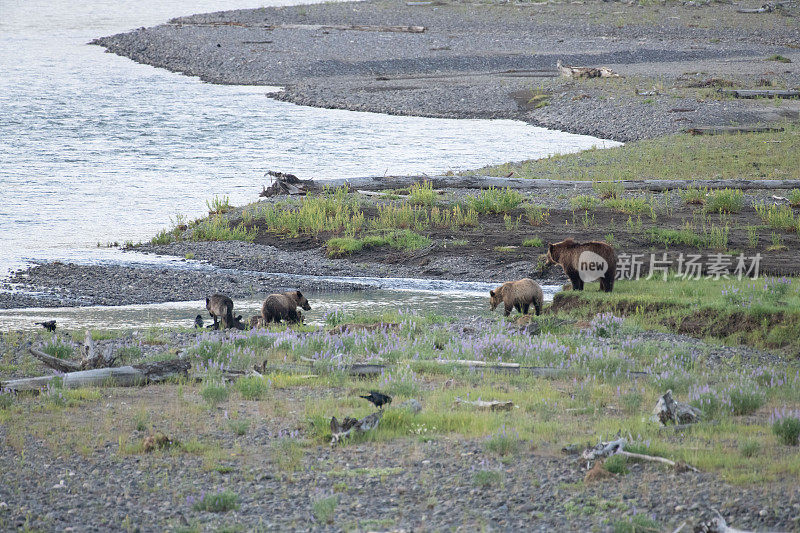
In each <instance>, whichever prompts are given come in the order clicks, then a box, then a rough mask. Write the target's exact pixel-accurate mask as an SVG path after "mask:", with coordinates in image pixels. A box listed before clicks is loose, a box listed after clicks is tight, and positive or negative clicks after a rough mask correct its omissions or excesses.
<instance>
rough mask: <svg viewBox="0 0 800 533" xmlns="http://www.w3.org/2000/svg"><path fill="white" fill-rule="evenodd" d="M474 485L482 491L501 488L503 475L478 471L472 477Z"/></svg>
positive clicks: (493, 471)
mask: <svg viewBox="0 0 800 533" xmlns="http://www.w3.org/2000/svg"><path fill="white" fill-rule="evenodd" d="M472 484H473V485H475V486H476V487H478V488H481V489H488V488H490V487H499V486H501V485H502V484H503V475H502V474H501V473H500V472H498V471H496V470H478V471H477V472H475V474H473V476H472Z"/></svg>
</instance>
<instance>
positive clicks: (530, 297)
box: [489, 278, 544, 316]
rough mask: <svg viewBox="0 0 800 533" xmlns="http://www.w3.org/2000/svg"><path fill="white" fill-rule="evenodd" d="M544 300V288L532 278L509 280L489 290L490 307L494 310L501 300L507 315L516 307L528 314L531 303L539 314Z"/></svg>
mask: <svg viewBox="0 0 800 533" xmlns="http://www.w3.org/2000/svg"><path fill="white" fill-rule="evenodd" d="M543 301H544V295H543V294H542V288H541V287H540V286H539V284H538V283H536V282H535V281H533V280H532V279H530V278H523V279H518V280H517V281H509V282H507V283H503V284H502V285H500V286H499V287H498V288H496V289H495V290H493V291H489V307H491V309H492V311H494V310H495V309H497V306H498V305H500V302H503V304H504V305H505V313H506V316H508V315H509V314H511V310H512V309H514V308H516V310H517V311H519V312H520V313H522V314H524V315H527V314H528V310H529V309H530V306H531V304H533V307H534V308H535V309H536V315H537V316H538V315H539V314H541V312H542V302H543Z"/></svg>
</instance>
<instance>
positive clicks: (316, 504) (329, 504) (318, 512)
mask: <svg viewBox="0 0 800 533" xmlns="http://www.w3.org/2000/svg"><path fill="white" fill-rule="evenodd" d="M337 505H339V496H338V495H333V496H328V497H323V498H317V499H315V500H314V501H313V502H312V505H311V511H312V513H313V514H314V518H315V519H316V521H317V522H319V523H320V524H333V519H334V517H335V513H336V506H337Z"/></svg>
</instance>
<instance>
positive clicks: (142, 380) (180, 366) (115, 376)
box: [0, 359, 191, 391]
mask: <svg viewBox="0 0 800 533" xmlns="http://www.w3.org/2000/svg"><path fill="white" fill-rule="evenodd" d="M190 366H191V362H190V361H189V360H188V359H170V360H169V361H156V362H152V363H143V364H140V365H131V366H120V367H117V368H95V369H91V370H79V371H77V372H67V373H65V374H54V375H52V376H40V377H36V378H22V379H12V380H9V381H3V382H0V389H8V390H13V391H36V390H41V389H44V388H46V387H47V385H48V384H50V383H51V382H52V381H53V380H55V379H59V380H60V381H61V386H62V387H63V388H65V389H77V388H81V387H102V386H110V387H134V386H137V385H144V384H146V383H158V382H160V381H164V380H167V379H170V378H177V377H183V376H186V375H187V373H188V371H189V367H190Z"/></svg>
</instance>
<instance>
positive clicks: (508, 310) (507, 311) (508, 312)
mask: <svg viewBox="0 0 800 533" xmlns="http://www.w3.org/2000/svg"><path fill="white" fill-rule="evenodd" d="M512 309H514V306H513V305H508V304H506V316H508V315H510V314H511V310H512Z"/></svg>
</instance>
